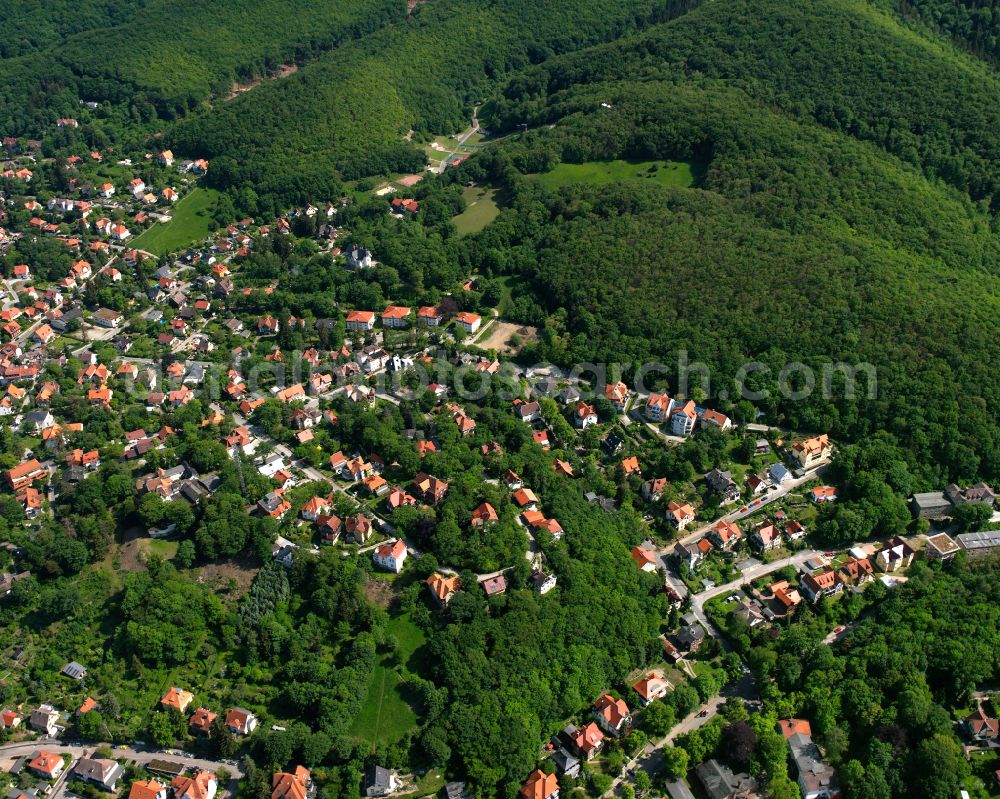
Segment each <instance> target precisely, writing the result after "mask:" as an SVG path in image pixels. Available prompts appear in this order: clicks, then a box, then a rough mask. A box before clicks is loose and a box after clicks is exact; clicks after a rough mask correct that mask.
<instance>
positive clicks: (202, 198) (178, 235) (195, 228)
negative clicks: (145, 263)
mask: <svg viewBox="0 0 1000 799" xmlns="http://www.w3.org/2000/svg"><path fill="white" fill-rule="evenodd" d="M218 196H219V193H218V192H217V191H215V189H206V188H201V187H199V188H196V189H195V190H194V191H192V192H191V193H190V194H189V195H187V196H186V197H185V198H184V199H182V200H178V202H177V203H176V204H175V205H174V207H173V218H172V219H171V220H170V221H169V222H165V223H162V224H156V225H153V227H151V228H150V229H149V230H147V231H145V232H144V233H143V234H142V235H141V236H137V237H136V238H135V239H133V240H132V242H131V244H132V246H133V247H135V248H137V249H140V250H145V251H146V252H151V253H153V255H164V254H165V253H168V252H172V251H174V250H180V249H183V248H184V247H187V246H189V245H191V244H195V243H197V242H200V241H202V240H203V239H204V238H206V237H207V236H208V233H209V222H210V221H211V220H210V218H209V211H210V209H211V208H212V206H213V205H214V204H215V200H216V198H217V197H218Z"/></svg>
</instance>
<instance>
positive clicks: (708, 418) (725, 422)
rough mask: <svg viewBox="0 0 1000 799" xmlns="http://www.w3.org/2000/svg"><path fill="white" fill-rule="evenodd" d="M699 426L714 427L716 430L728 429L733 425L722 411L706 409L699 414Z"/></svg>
mask: <svg viewBox="0 0 1000 799" xmlns="http://www.w3.org/2000/svg"><path fill="white" fill-rule="evenodd" d="M701 426H702V427H714V428H717V429H718V430H723V431H725V430H729V429H730V428H732V426H733V422H732V420H731V419H730V418H729V417H728V416H726V415H725V414H724V413H719V412H718V411H713V410H706V411H705V412H704V413H703V414H702V415H701Z"/></svg>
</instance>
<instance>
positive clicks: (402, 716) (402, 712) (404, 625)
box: [351, 615, 425, 747]
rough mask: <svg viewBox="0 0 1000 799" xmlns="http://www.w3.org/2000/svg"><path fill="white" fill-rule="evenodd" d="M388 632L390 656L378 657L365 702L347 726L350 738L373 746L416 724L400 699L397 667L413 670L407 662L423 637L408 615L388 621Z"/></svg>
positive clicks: (389, 740) (400, 734) (403, 699)
mask: <svg viewBox="0 0 1000 799" xmlns="http://www.w3.org/2000/svg"><path fill="white" fill-rule="evenodd" d="M388 633H389V635H391V636H393V637H394V638H395V639H396V642H397V644H398V646H397V648H396V651H395V652H394V653H382V654H380V655H379V658H378V662H377V663H376V665H375V669H374V671H373V672H372V680H371V682H370V683H369V685H368V693H367V695H366V696H365V702H364V704H363V705H362V706H361V712H360V713H358V716H357V718H356V719H355V720H354V725H353V726H352V727H351V733H352V734H353V735H355V736H357V737H358V738H361V739H363V740H365V741H367V742H369V743H370V744H371V745H372V746H373V747H374V746H377V745H378V744H382V743H385V744H387V743H392V742H393V741H396V740H398V739H399V738H401V737H402V736H403V735H405V734H406V732H407V731H408V730H409V729H411V728H412V727H413V726H415V725H416V723H417V714H416V713H415V712H414V710H413V708H412V707H411V706H410V704H409V703H408V702H407V701H406V699H405V698H404V696H403V689H402V687H401V686H400V677H399V670H398V667H397V664H402V665H405V666H406V667H407V669H410V670H413V665H412V664H411V663H410V662H409V661H410V660H411V659H413V658H414V655H415V654H416V652H417V650H418V649H419V648H420V647H421V646H422V645H423V644H424V641H425V638H424V634H423V631H422V630H421V629H420V628H419V627H417V625H416V624H414V623H413V622H412V621H411V620H410V617H409V615H402V616H396V617H394V618H392V619H391V620H390V621H389V625H388Z"/></svg>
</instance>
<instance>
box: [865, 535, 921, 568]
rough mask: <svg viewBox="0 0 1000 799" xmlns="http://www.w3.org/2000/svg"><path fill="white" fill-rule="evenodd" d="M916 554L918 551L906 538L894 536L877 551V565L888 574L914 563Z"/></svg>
mask: <svg viewBox="0 0 1000 799" xmlns="http://www.w3.org/2000/svg"><path fill="white" fill-rule="evenodd" d="M914 554H916V553H915V552H914V551H913V548H912V547H911V546H910V545H909V544H908V543H907V542H906V540H905V539H903V538H900V537H899V536H898V535H897V536H893V537H892V538H890V539H889V540H888V541H886V542H885V543H883V544H882V548H881V549H880V550H879V551H878V552H876V553H875V565H876V566H878V567H879V569H881V570H882V571H884V572H886V573H887V574H891V573H892V572H895V571H898V570H899V569H905V568H908V567H909V566H910V564H911V563H913V556H914Z"/></svg>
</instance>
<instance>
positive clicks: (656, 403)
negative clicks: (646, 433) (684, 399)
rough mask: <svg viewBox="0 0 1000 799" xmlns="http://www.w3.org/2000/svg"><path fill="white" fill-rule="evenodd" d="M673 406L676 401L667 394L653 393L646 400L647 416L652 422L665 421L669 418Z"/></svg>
mask: <svg viewBox="0 0 1000 799" xmlns="http://www.w3.org/2000/svg"><path fill="white" fill-rule="evenodd" d="M673 407H674V401H673V400H672V399H670V397H668V396H667V395H666V394H656V393H652V394H650V395H649V398H648V399H647V400H646V409H645V414H646V418H647V419H649V421H651V422H656V423H660V422H664V421H666V420H667V419H668V418H669V416H670V411H671V410H673Z"/></svg>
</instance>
